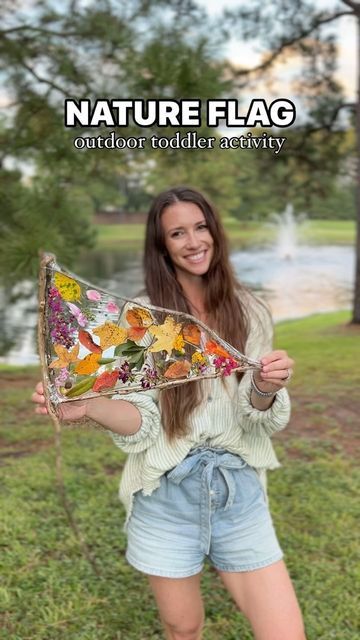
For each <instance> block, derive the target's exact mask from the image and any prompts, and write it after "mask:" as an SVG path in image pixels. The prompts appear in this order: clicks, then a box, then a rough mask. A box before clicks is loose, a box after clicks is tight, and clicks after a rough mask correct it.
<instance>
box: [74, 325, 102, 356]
mask: <svg viewBox="0 0 360 640" xmlns="http://www.w3.org/2000/svg"><path fill="white" fill-rule="evenodd" d="M79 341H80V342H81V344H82V345H83V346H84V347H86V348H87V349H88V350H89V351H91V352H92V353H102V350H101V347H99V345H98V344H95V342H94V340H93V339H92V337H91V335H90V333H88V332H87V331H84V330H83V329H80V331H79Z"/></svg>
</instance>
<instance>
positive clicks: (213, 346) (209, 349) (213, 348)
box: [205, 340, 231, 358]
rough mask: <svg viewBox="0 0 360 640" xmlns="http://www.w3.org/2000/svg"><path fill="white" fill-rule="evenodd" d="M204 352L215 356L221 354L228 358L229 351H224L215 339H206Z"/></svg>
mask: <svg viewBox="0 0 360 640" xmlns="http://www.w3.org/2000/svg"><path fill="white" fill-rule="evenodd" d="M205 353H210V354H213V355H215V356H223V357H224V358H230V357H231V356H230V353H228V352H227V351H225V349H224V348H223V347H221V346H220V345H219V344H218V343H217V342H215V340H208V341H207V343H206V345H205Z"/></svg>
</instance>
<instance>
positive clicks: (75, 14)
mask: <svg viewBox="0 0 360 640" xmlns="http://www.w3.org/2000/svg"><path fill="white" fill-rule="evenodd" d="M28 7H29V5H28V3H25V2H24V1H23V0H17V2H16V0H15V2H11V3H10V2H3V3H2V4H1V7H0V19H1V28H0V71H1V73H2V78H3V79H4V87H6V95H7V98H8V101H9V107H8V114H7V116H6V117H5V118H4V120H3V122H2V123H1V128H0V142H1V149H2V151H1V153H0V166H1V167H2V169H3V176H4V177H5V175H7V177H8V180H7V181H6V182H8V184H9V187H8V188H9V189H10V191H11V193H10V195H9V198H10V201H11V206H9V209H8V211H7V217H6V224H3V225H2V226H1V228H0V231H1V241H2V246H1V250H2V264H1V266H2V268H3V270H4V271H3V273H4V274H5V275H7V277H10V276H11V277H13V278H15V277H20V274H21V275H23V271H22V269H20V266H19V267H18V268H17V269H15V271H14V269H13V267H14V256H15V255H16V256H17V260H18V263H19V265H23V267H24V269H26V268H28V269H30V270H31V271H34V269H35V262H37V258H36V254H37V249H38V248H40V247H43V238H42V235H41V233H40V229H39V228H40V226H41V225H38V224H37V222H38V221H39V216H40V215H41V216H42V219H41V220H42V228H43V229H48V231H49V233H48V234H47V239H48V240H47V243H46V248H47V249H49V250H52V251H55V250H56V251H58V253H59V259H66V260H67V261H69V260H71V257H72V256H73V255H74V254H75V253H76V251H75V250H78V248H79V247H81V245H83V244H87V243H88V242H89V233H88V228H87V226H88V223H89V219H90V213H91V210H92V211H94V210H95V209H96V208H99V207H101V206H105V205H109V204H112V205H116V206H119V205H120V206H121V205H122V204H126V201H127V197H128V195H127V185H128V184H129V183H130V182H131V181H132V180H133V171H134V152H133V151H132V150H127V151H124V152H123V151H121V152H119V151H118V150H107V149H105V150H102V149H99V150H96V151H94V152H79V151H77V150H75V149H74V147H73V137H74V130H67V129H65V128H64V125H63V121H64V106H63V101H64V99H65V98H68V97H75V98H76V99H78V100H79V99H81V98H90V99H91V100H96V99H97V98H114V97H129V98H134V97H142V98H144V99H146V98H147V97H152V98H153V97H154V95H155V96H156V97H157V98H161V97H174V98H179V96H181V97H183V98H186V97H196V98H199V97H200V98H205V97H210V98H211V97H217V96H219V95H221V94H222V93H223V92H224V91H226V90H227V89H228V88H229V86H230V85H229V81H227V80H225V79H224V68H225V64H224V63H223V62H221V61H219V60H217V55H218V48H217V47H218V45H219V39H218V38H216V37H214V33H213V32H212V31H211V29H210V28H209V24H208V23H207V21H206V19H205V18H206V13H204V11H203V10H202V9H201V8H199V7H198V6H197V4H196V3H195V2H193V1H192V0H166V1H165V0H156V1H154V2H148V0H134V2H131V3H129V2H126V1H125V0H121V1H115V0H98V1H97V2H95V1H92V2H87V3H83V2H77V0H67V1H65V2H63V3H55V2H53V1H52V0H41V1H39V2H36V3H33V4H32V5H31V6H30V8H28ZM14 9H15V12H14ZM159 132H160V131H159V130H158V129H157V128H156V127H154V128H152V130H151V131H148V132H147V133H148V134H149V135H151V134H153V133H159ZM87 133H91V135H92V136H94V135H95V136H96V135H98V134H99V133H102V134H104V131H103V130H102V129H101V128H100V129H99V130H94V129H88V130H86V129H82V130H80V129H79V130H78V135H81V134H82V135H86V134H87ZM106 133H108V130H107V131H106ZM139 133H140V131H139V129H138V127H136V126H135V125H134V123H131V122H130V123H129V126H128V127H127V128H124V129H122V131H121V135H124V136H128V135H137V134H139ZM141 134H142V135H144V132H143V131H141ZM161 134H162V135H165V134H166V131H164V130H161ZM146 159H147V157H146V154H145V152H144V164H146ZM14 163H15V165H16V166H20V163H23V166H24V163H25V166H26V168H27V171H28V172H29V171H31V172H32V174H33V177H32V178H30V186H29V185H24V184H23V183H21V182H20V180H19V179H18V181H17V189H16V190H15V191H14V190H12V189H11V187H10V183H11V182H12V177H11V175H10V174H11V171H10V169H12V167H13V164H14ZM16 163H17V164H16ZM40 184H41V187H40V186H39V185H40ZM140 191H141V190H140ZM25 194H26V195H25ZM79 194H80V195H81V200H82V211H83V213H84V214H86V213H87V216H86V215H82V216H81V221H80V224H79V225H78V226H77V231H76V232H74V234H73V235H70V234H67V235H66V243H65V242H64V243H61V242H60V241H59V234H61V233H63V231H64V228H66V229H72V228H74V225H75V220H74V217H75V216H74V210H75V211H76V203H77V202H78V199H79ZM26 196H27V198H28V200H29V203H34V207H33V208H32V209H31V210H32V215H33V216H34V225H33V227H32V228H30V227H29V228H27V234H25V233H22V234H21V235H16V232H17V231H19V225H18V219H19V218H20V219H22V220H23V209H22V207H23V202H24V200H26ZM39 198H43V200H42V205H41V206H39V207H38V209H37V210H35V203H37V204H39ZM46 198H48V202H47V204H48V206H46ZM56 198H60V200H59V201H57V202H58V210H61V216H59V215H58V214H57V213H56V212H55V211H53V210H52V207H53V206H54V202H55V200H56ZM141 201H142V200H141ZM31 206H32V205H31ZM71 209H72V211H71ZM29 211H30V209H29ZM76 213H77V212H76ZM75 226H76V225H75ZM20 228H21V229H22V231H23V232H24V231H25V227H23V226H20ZM50 231H52V232H51V233H50ZM15 238H16V242H15ZM55 238H56V242H55ZM15 245H16V247H15ZM29 246H31V252H30V253H29ZM72 248H73V249H74V251H73V250H72ZM65 250H66V251H65ZM68 263H69V262H68ZM10 265H12V267H10Z"/></svg>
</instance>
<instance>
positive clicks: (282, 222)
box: [269, 203, 306, 260]
mask: <svg viewBox="0 0 360 640" xmlns="http://www.w3.org/2000/svg"><path fill="white" fill-rule="evenodd" d="M305 220H306V214H305V213H300V214H298V215H297V216H295V215H294V207H293V205H292V204H290V203H289V204H287V205H286V207H285V211H283V212H282V213H272V214H271V215H270V219H269V224H270V225H271V226H272V227H273V226H276V229H277V240H276V253H277V255H278V256H279V257H280V258H283V259H284V260H292V259H293V258H295V256H296V253H297V245H298V233H297V232H298V226H299V225H300V224H301V223H303V222H304V221H305Z"/></svg>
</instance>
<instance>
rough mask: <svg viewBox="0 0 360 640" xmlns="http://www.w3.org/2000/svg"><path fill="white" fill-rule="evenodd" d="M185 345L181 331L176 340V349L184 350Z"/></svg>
mask: <svg viewBox="0 0 360 640" xmlns="http://www.w3.org/2000/svg"><path fill="white" fill-rule="evenodd" d="M184 346H185V340H184V338H183V337H182V335H181V333H179V335H178V337H177V338H175V340H174V349H175V350H176V351H183V349H184Z"/></svg>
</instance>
